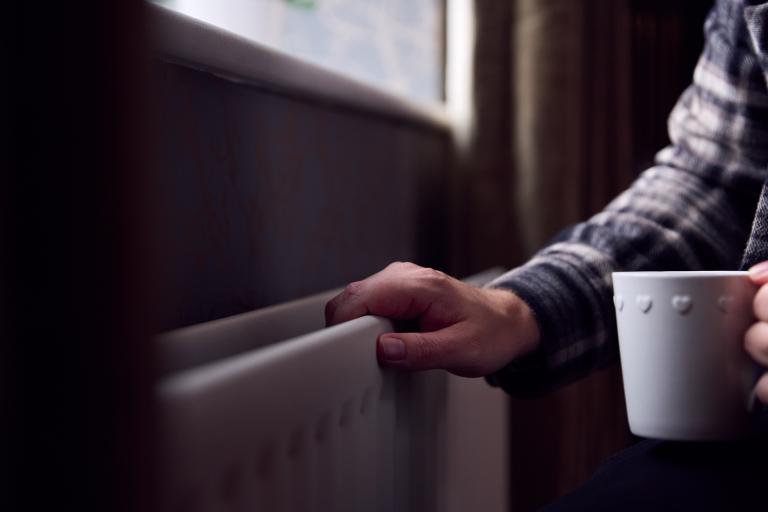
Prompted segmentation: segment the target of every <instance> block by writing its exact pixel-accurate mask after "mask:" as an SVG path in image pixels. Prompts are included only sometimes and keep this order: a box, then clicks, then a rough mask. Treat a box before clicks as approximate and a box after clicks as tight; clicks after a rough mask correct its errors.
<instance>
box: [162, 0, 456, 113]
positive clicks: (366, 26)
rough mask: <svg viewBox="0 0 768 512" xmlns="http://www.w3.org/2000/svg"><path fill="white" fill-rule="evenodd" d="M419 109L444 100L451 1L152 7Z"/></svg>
mask: <svg viewBox="0 0 768 512" xmlns="http://www.w3.org/2000/svg"><path fill="white" fill-rule="evenodd" d="M154 1H155V3H158V4H161V5H164V6H166V7H170V8H171V9H173V10H175V11H177V12H180V13H183V14H186V15H188V16H192V17H194V18H197V19H200V20H202V21H205V22H207V23H211V24H213V25H216V26H218V27H220V28H223V29H226V30H228V31H231V32H234V33H236V34H238V35H241V36H244V37H247V38H249V39H252V40H254V41H256V42H259V43H261V44H264V45H266V46H269V47H272V48H275V49H277V50H281V51H284V52H286V53H289V54H291V55H293V56H296V57H299V58H302V59H304V60H307V61H310V62H313V63H315V64H319V65H321V66H323V67H326V68H329V69H331V70H334V71H336V72H339V73H342V74H345V75H348V76H352V77H354V78H356V79H358V80H361V81H363V82H367V83H369V84H372V85H375V86H377V87H380V88H383V89H386V90H388V91H390V92H393V93H395V94H398V95H401V96H406V97H408V98H411V99H414V100H417V101H429V102H435V101H443V100H444V87H443V84H444V66H443V62H444V47H445V44H444V41H445V0H418V1H413V0H218V1H211V0H154Z"/></svg>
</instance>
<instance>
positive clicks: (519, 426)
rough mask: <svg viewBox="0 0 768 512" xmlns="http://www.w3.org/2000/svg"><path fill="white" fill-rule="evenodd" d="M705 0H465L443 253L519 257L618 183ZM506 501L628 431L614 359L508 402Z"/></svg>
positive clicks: (602, 452)
mask: <svg viewBox="0 0 768 512" xmlns="http://www.w3.org/2000/svg"><path fill="white" fill-rule="evenodd" d="M708 7H709V6H708V5H707V3H706V2H702V3H700V5H697V6H695V7H694V8H692V7H691V6H690V5H689V4H688V3H686V2H684V1H682V0H669V1H666V2H660V1H647V0H646V1H630V0H620V1H616V0H578V1H574V0H516V1H510V2H497V1H494V0H475V10H476V37H477V40H476V47H475V60H474V66H475V70H474V73H475V77H474V84H475V99H474V100H475V105H474V107H475V108H474V114H475V126H476V131H475V133H474V135H473V137H472V139H471V144H470V146H469V148H468V150H467V151H466V154H465V155H464V158H463V159H460V160H459V162H460V164H459V165H458V167H457V171H456V172H455V173H454V174H455V180H454V190H455V194H456V196H455V202H456V205H457V208H456V212H457V214H456V218H455V219H454V223H453V225H454V265H455V268H454V269H453V270H454V271H455V272H456V273H459V274H467V273H469V272H471V271H475V270H478V269H480V268H483V267H487V266H490V265H503V266H506V267H511V266H514V265H516V264H520V263H522V262H523V261H524V260H525V258H527V257H529V256H530V255H531V254H532V253H533V252H535V251H536V250H537V249H538V248H540V247H541V246H542V245H544V244H545V243H546V242H547V241H548V240H549V239H551V237H552V236H554V235H555V234H556V233H557V232H558V231H560V230H561V229H562V228H564V227H566V226H568V225H570V224H572V223H575V222H578V221H580V220H584V219H586V218H587V217H588V216H590V215H591V214H593V213H595V212H597V211H599V210H600V209H601V208H602V207H603V206H604V205H605V204H606V203H607V202H608V201H609V200H610V199H612V198H613V197H614V196H615V195H616V194H618V193H619V192H620V191H621V190H622V189H624V188H625V187H626V186H628V185H629V183H630V182H631V181H632V179H633V178H634V177H635V176H636V175H637V173H638V172H640V171H641V170H643V169H644V168H646V167H647V166H648V165H650V164H651V163H652V161H653V155H654V153H655V152H656V151H658V150H659V149H661V148H662V147H663V146H664V145H665V144H666V143H667V140H668V139H667V135H666V117H667V115H668V113H669V111H670V109H671V108H672V106H673V105H674V102H675V101H676V99H677V96H678V95H679V94H680V92H681V91H682V90H683V88H684V87H685V86H686V85H687V84H688V83H689V82H690V79H691V76H692V70H693V66H694V64H695V60H696V58H697V56H698V52H699V51H700V49H701V45H702V40H701V29H702V24H703V19H704V15H705V13H706V11H707V9H708ZM511 415H512V418H511V431H510V446H511V448H510V450H511V462H510V464H511V468H510V474H511V482H510V501H511V506H512V509H513V510H534V509H536V508H538V507H540V506H541V505H543V504H544V503H547V502H549V501H551V500H552V499H554V498H555V497H557V496H559V495H562V494H564V493H566V492H568V491H569V490H571V489H573V488H574V487H575V486H577V485H578V484H579V483H581V482H583V481H584V480H585V479H586V478H588V477H589V475H590V474H591V473H592V472H593V471H594V469H595V468H596V467H597V465H598V464H599V463H600V461H601V460H603V459H604V458H605V457H606V456H608V455H610V454H612V453H614V452H616V451H618V450H620V449H621V448H623V447H625V446H627V445H628V444H629V443H631V442H632V440H633V439H632V437H631V435H630V433H629V430H628V427H627V423H626V413H625V408H624V402H623V391H622V387H621V374H620V371H619V368H618V366H616V367H613V368H610V369H608V370H605V371H602V372H599V373H597V374H595V375H592V376H590V377H588V378H586V379H584V380H582V381H581V382H578V383H575V384H573V385H570V386H568V387H566V388H564V389H562V390H559V391H556V392H553V393H550V394H549V395H547V396H545V397H542V398H540V399H537V400H531V401H521V400H520V401H519V400H513V401H512V405H511Z"/></svg>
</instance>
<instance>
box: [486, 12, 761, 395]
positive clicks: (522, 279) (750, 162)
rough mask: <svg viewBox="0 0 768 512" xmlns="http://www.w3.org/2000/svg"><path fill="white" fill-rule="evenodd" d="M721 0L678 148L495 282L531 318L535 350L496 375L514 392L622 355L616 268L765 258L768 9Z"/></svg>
mask: <svg viewBox="0 0 768 512" xmlns="http://www.w3.org/2000/svg"><path fill="white" fill-rule="evenodd" d="M751 4H753V2H744V1H735V0H720V1H718V2H717V3H716V4H715V6H714V7H713V9H712V11H711V12H710V14H709V16H708V18H707V21H706V24H705V28H704V31H705V38H706V40H705V46H704V50H703V53H702V55H701V57H700V59H699V62H698V64H697V66H696V71H695V73H694V77H693V83H692V84H691V85H690V86H689V87H688V88H687V89H686V91H685V92H684V93H683V94H682V96H681V97H680V99H679V100H678V103H677V105H676V106H675V108H674V110H673V111H672V113H671V115H670V117H669V136H670V140H671V144H670V145H669V146H668V147H666V148H665V149H663V150H662V151H660V152H659V153H658V155H657V156H656V165H655V166H654V167H651V168H650V169H648V170H646V171H645V172H643V173H642V174H641V175H640V176H639V178H638V179H637V180H636V181H635V182H634V183H633V184H632V186H631V187H630V188H629V189H627V190H626V191H625V192H623V193H622V194H621V195H619V196H618V197H617V198H616V199H614V200H613V201H612V202H611V203H610V204H609V205H608V206H607V207H606V208H605V209H604V210H603V211H602V212H600V213H598V214H597V215H595V216H593V217H592V218H590V219H589V220H587V221H586V222H583V223H581V224H578V225H575V226H573V227H570V228H569V229H567V230H565V231H564V232H562V233H561V234H560V235H559V236H558V237H557V238H556V239H555V240H554V242H553V243H552V244H551V245H549V246H548V247H545V248H544V249H543V250H541V251H540V252H539V253H537V254H536V255H535V256H534V257H533V258H532V259H531V260H530V261H529V262H527V263H526V264H525V265H523V266H521V267H518V268H516V269H514V270H512V271H510V272H508V273H506V274H505V275H503V276H501V277H500V278H498V279H497V280H495V281H494V282H493V283H492V284H491V286H493V287H498V288H507V289H509V290H511V291H513V292H514V293H516V294H517V295H519V296H520V297H521V298H522V299H523V300H524V301H525V302H526V303H527V304H528V305H529V306H530V307H531V308H532V310H533V311H534V313H535V315H536V319H537V321H538V323H539V328H540V332H541V335H542V338H541V343H540V346H539V348H538V349H537V350H536V352H534V353H533V354H530V355H529V356H526V357H524V358H521V359H518V360H515V361H513V362H511V363H509V364H508V365H507V366H506V367H504V368H502V369H501V370H499V371H498V372H496V373H494V374H493V375H491V376H489V377H488V380H489V381H490V382H491V383H492V384H495V385H498V386H501V387H502V388H504V389H505V390H506V391H507V392H509V393H511V394H513V395H517V396H531V395H536V394H539V393H540V392H543V391H546V390H548V389H552V388H554V387H557V386H558V385H561V384H564V383H567V382H570V381H572V380H574V379H576V378H578V377H580V376H583V375H585V374H586V373H588V372H589V371H591V370H593V369H596V368H600V367H602V366H605V365H607V364H609V363H612V362H614V361H616V360H617V359H618V346H617V342H616V325H615V318H614V313H613V306H612V301H611V297H612V292H611V287H612V286H611V272H613V271H617V270H706V269H735V268H739V267H741V268H747V267H749V266H751V265H752V264H754V263H757V262H759V261H762V260H764V259H768V185H767V184H766V179H767V178H768V87H767V86H766V83H767V82H766V80H767V77H768V3H763V4H759V3H757V4H755V5H751Z"/></svg>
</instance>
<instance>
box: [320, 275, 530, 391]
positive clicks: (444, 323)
mask: <svg viewBox="0 0 768 512" xmlns="http://www.w3.org/2000/svg"><path fill="white" fill-rule="evenodd" d="M369 314H370V315H377V316H383V317H387V318H391V319H393V320H414V321H415V323H416V325H418V331H419V332H407V333H406V332H398V333H385V334H382V335H381V336H379V339H378V342H377V354H378V358H379V362H380V363H381V364H384V365H387V366H392V367H397V368H407V369H411V370H425V369H433V368H443V369H446V370H448V371H450V372H452V373H455V374H457V375H461V376H464V377H479V376H483V375H487V374H489V373H492V372H494V371H496V370H498V369H499V368H501V367H503V366H504V365H506V364H507V363H508V362H509V361H511V360H512V359H515V358H517V357H520V356H522V355H524V354H527V353H529V352H531V351H532V350H534V349H535V348H536V346H537V344H538V339H539V329H538V325H537V324H536V320H535V318H534V316H533V312H532V311H531V310H530V308H529V307H528V306H527V305H526V304H525V303H524V302H523V301H522V300H521V299H520V298H518V297H517V296H516V295H514V294H513V293H511V292H509V291H506V290H491V289H481V288H476V287H474V286H471V285H468V284H466V283H463V282H461V281H459V280H457V279H454V278H452V277H450V276H448V275H446V274H444V273H442V272H439V271H437V270H433V269H430V268H424V267H420V266H418V265H414V264H413V263H400V262H398V263H393V264H391V265H389V266H388V267H386V268H385V269H384V270H382V271H381V272H378V273H376V274H374V275H372V276H370V277H368V278H366V279H363V280H362V281H357V282H354V283H350V284H349V285H347V287H346V288H345V289H344V291H343V292H342V293H340V294H339V295H337V296H336V297H334V298H333V299H331V300H330V301H329V302H328V304H327V305H326V307H325V319H326V323H327V324H328V325H335V324H338V323H341V322H346V321H348V320H352V319H353V318H357V317H360V316H364V315H369Z"/></svg>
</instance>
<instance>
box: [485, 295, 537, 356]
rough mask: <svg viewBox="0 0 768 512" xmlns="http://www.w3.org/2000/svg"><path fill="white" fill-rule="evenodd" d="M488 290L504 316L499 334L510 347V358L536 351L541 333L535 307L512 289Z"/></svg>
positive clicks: (502, 316)
mask: <svg viewBox="0 0 768 512" xmlns="http://www.w3.org/2000/svg"><path fill="white" fill-rule="evenodd" d="M486 291H487V292H488V294H489V297H490V298H491V300H492V301H493V302H494V303H495V305H496V308H497V310H498V312H499V314H500V316H501V318H502V322H503V324H504V327H503V329H501V332H499V335H501V336H503V337H504V340H505V345H508V347H509V349H510V353H509V355H510V357H509V360H512V359H516V358H518V357H522V356H525V355H527V354H530V353H532V352H534V351H535V350H536V349H537V348H538V346H539V342H540V338H541V333H540V329H539V323H538V321H537V319H536V315H535V314H534V312H533V309H531V307H530V306H528V304H526V303H525V301H523V300H522V299H521V298H520V297H519V296H517V295H516V294H515V293H514V292H512V291H510V290H505V289H502V288H495V289H487V290H486ZM510 340H511V342H510Z"/></svg>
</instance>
